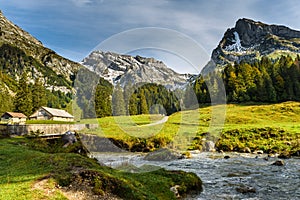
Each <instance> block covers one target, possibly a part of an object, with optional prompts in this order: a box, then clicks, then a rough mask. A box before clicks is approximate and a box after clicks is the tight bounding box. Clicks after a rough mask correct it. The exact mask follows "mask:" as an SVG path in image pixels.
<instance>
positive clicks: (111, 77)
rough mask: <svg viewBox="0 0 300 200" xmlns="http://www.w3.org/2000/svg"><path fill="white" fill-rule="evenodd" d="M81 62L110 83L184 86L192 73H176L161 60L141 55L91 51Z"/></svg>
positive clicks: (170, 86) (169, 86)
mask: <svg viewBox="0 0 300 200" xmlns="http://www.w3.org/2000/svg"><path fill="white" fill-rule="evenodd" d="M82 64H83V65H84V66H86V67H87V68H88V69H90V70H91V71H93V72H95V73H97V74H98V75H99V76H101V77H103V78H104V79H106V80H108V81H110V82H111V83H112V84H117V83H120V84H121V85H122V86H124V85H126V84H127V83H128V82H131V83H145V82H147V83H157V84H162V85H165V86H166V87H167V88H177V87H181V86H184V85H185V84H186V81H187V80H188V79H189V78H191V76H192V75H187V74H178V73H176V72H175V71H173V70H172V69H170V68H168V67H167V66H166V65H165V64H164V63H163V62H162V61H158V60H156V59H154V58H145V57H142V56H139V55H137V56H130V55H121V54H117V53H112V52H103V51H93V52H92V53H91V54H90V55H89V56H88V57H86V58H85V59H84V60H83V61H82Z"/></svg>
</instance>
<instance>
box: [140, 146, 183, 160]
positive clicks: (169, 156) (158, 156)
mask: <svg viewBox="0 0 300 200" xmlns="http://www.w3.org/2000/svg"><path fill="white" fill-rule="evenodd" d="M183 158H184V155H182V154H181V153H178V152H176V151H172V150H170V149H167V148H162V149H159V150H156V151H153V152H150V153H148V154H147V155H146V156H145V158H144V159H145V160H149V161H171V160H176V159H183Z"/></svg>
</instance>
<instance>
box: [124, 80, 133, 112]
mask: <svg viewBox="0 0 300 200" xmlns="http://www.w3.org/2000/svg"><path fill="white" fill-rule="evenodd" d="M133 92H134V86H133V84H132V82H131V81H128V82H127V84H125V86H124V92H123V93H124V95H123V96H124V103H125V109H126V115H129V113H130V111H129V110H130V109H129V107H130V98H131V96H132V95H133Z"/></svg>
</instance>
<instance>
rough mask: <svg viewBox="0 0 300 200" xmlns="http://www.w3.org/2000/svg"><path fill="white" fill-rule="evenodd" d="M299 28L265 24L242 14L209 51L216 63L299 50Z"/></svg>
mask: <svg viewBox="0 0 300 200" xmlns="http://www.w3.org/2000/svg"><path fill="white" fill-rule="evenodd" d="M299 48H300V31H296V30H292V29H290V28H288V27H286V26H282V25H268V24H265V23H262V22H259V21H254V20H252V19H247V18H241V19H239V20H237V22H236V24H235V27H233V28H229V29H227V31H226V32H225V34H224V36H223V38H222V40H221V41H220V43H219V45H218V46H217V48H216V49H215V50H213V53H212V60H213V61H214V62H215V63H216V65H217V66H224V65H226V64H228V63H234V62H240V61H242V60H248V61H249V60H255V59H260V58H261V57H262V56H267V55H271V54H276V52H278V51H280V52H283V51H284V52H288V53H294V54H295V53H296V54H298V53H300V49H299Z"/></svg>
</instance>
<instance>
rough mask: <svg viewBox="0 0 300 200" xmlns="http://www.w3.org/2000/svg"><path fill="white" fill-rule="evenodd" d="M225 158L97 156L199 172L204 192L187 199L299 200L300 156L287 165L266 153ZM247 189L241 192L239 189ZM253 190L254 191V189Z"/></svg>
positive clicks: (108, 160)
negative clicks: (162, 159) (160, 159)
mask: <svg viewBox="0 0 300 200" xmlns="http://www.w3.org/2000/svg"><path fill="white" fill-rule="evenodd" d="M226 155H229V156H230V158H229V159H224V155H223V154H220V153H198V154H192V158H191V159H183V160H174V161H168V162H150V161H144V160H143V155H141V154H132V153H131V154H120V153H119V154H103V153H97V154H95V157H96V158H97V159H98V160H99V161H100V162H102V163H104V164H106V165H108V166H111V167H116V166H120V165H124V164H128V163H130V164H133V165H135V166H142V165H156V166H160V167H164V168H166V169H170V170H183V171H187V172H194V173H196V174H197V175H198V176H199V177H200V178H201V179H202V181H203V186H204V191H203V192H202V193H201V194H199V195H198V196H193V197H189V198H188V199H197V200H218V199H220V200H221V199H233V200H235V199H237V200H238V199H245V200H246V199H248V200H250V199H251V200H256V199H262V200H269V199H271V200H277V199H282V200H286V199H289V200H298V199H299V200H300V158H298V157H294V158H291V159H286V160H284V163H285V165H284V166H275V165H272V163H274V162H275V161H276V160H278V159H277V158H268V159H267V160H266V155H254V154H237V153H231V154H227V153H226ZM241 188H242V189H243V188H248V189H250V191H248V192H247V193H242V191H241V190H239V189H241ZM251 191H252V192H251Z"/></svg>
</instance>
